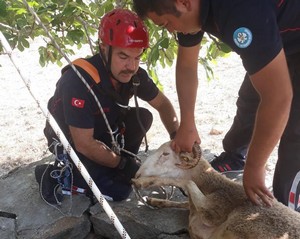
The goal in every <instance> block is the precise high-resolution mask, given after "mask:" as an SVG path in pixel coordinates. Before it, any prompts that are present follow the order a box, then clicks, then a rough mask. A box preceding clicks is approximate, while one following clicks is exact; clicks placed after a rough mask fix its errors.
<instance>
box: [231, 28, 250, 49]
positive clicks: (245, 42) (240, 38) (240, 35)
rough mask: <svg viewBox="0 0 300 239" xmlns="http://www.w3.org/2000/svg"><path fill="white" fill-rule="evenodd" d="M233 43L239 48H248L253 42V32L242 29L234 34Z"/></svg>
mask: <svg viewBox="0 0 300 239" xmlns="http://www.w3.org/2000/svg"><path fill="white" fill-rule="evenodd" d="M233 41H234V43H235V44H236V45H237V46H238V47H239V48H246V47H248V46H249V45H250V44H251V42H252V32H251V31H250V30H249V29H248V28H246V27H240V28H238V29H236V30H235V32H234V33H233Z"/></svg>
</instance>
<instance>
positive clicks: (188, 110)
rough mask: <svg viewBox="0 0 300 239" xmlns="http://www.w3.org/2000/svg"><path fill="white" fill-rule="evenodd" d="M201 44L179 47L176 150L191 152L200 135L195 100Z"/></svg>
mask: <svg viewBox="0 0 300 239" xmlns="http://www.w3.org/2000/svg"><path fill="white" fill-rule="evenodd" d="M199 51H200V45H196V46H193V47H182V46H179V47H178V56H177V62H176V87H177V94H178V100H179V106H180V116H181V122H180V126H179V129H178V132H177V134H176V137H175V139H174V141H173V143H172V147H173V149H174V150H175V151H176V152H180V151H187V152H191V151H192V147H193V144H194V143H195V142H197V143H200V137H199V135H198V131H197V128H196V125H195V115H194V111H195V101H196V97H197V88H198V55H199Z"/></svg>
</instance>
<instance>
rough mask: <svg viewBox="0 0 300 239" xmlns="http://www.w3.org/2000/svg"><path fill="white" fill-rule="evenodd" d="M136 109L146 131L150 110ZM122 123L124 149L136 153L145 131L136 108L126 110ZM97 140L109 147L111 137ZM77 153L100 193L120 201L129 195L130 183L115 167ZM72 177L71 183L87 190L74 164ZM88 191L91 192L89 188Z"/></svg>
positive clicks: (148, 126)
mask: <svg viewBox="0 0 300 239" xmlns="http://www.w3.org/2000/svg"><path fill="white" fill-rule="evenodd" d="M138 111H139V118H140V122H141V123H142V125H143V127H144V130H145V131H148V130H149V129H150V127H151V125H152V121H153V116H152V114H151V112H150V111H149V110H147V109H145V108H139V110H138ZM124 123H125V127H126V129H125V134H124V137H125V146H124V149H126V150H127V151H130V152H132V153H134V154H137V153H138V151H139V148H140V145H141V142H142V140H143V137H144V136H145V132H144V130H143V129H142V128H141V127H140V124H139V122H138V119H137V115H136V108H131V109H130V110H129V111H128V112H127V114H126V117H125V118H124ZM99 140H100V141H102V142H104V143H105V144H106V145H107V146H109V147H111V137H110V135H109V134H108V133H107V134H105V135H104V136H103V138H101V139H99ZM77 154H78V156H79V158H80V160H81V162H82V163H83V164H84V166H85V167H86V169H87V171H88V172H89V174H90V175H91V177H92V178H93V180H94V182H95V183H96V185H97V186H98V188H99V190H100V192H101V193H102V194H104V195H106V196H109V197H111V198H112V199H113V200H114V201H121V200H124V199H126V198H127V197H128V196H129V194H130V193H131V191H132V187H131V183H130V182H127V181H124V179H120V177H118V176H119V175H118V171H117V170H116V169H113V168H108V167H104V166H101V165H99V164H97V163H95V162H93V161H91V160H89V159H88V158H86V157H85V156H84V155H82V154H80V153H79V152H77ZM73 179H74V182H73V184H74V185H75V186H77V187H81V188H86V189H88V190H89V187H88V185H87V183H86V182H85V180H84V179H83V177H82V176H81V174H80V173H79V171H78V169H77V168H76V167H75V165H74V167H73ZM89 193H91V191H90V190H89Z"/></svg>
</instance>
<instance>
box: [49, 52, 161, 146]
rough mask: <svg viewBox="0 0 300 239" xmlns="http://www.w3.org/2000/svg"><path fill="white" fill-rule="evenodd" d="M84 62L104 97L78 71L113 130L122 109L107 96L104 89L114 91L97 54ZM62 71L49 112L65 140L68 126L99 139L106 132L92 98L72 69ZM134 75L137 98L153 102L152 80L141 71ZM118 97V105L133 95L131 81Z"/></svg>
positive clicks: (88, 78)
mask: <svg viewBox="0 0 300 239" xmlns="http://www.w3.org/2000/svg"><path fill="white" fill-rule="evenodd" d="M87 60H88V61H89V62H90V63H92V64H93V65H94V66H95V67H96V68H97V70H98V72H99V75H100V78H101V82H100V87H101V88H102V89H103V90H104V92H105V94H103V93H101V92H99V91H98V90H97V88H96V85H95V82H94V81H93V79H91V78H90V76H89V75H88V74H87V73H86V72H85V71H84V70H82V69H80V68H78V69H79V71H80V73H81V74H82V76H83V77H84V78H85V79H86V80H87V82H88V83H89V84H90V86H91V88H92V89H93V91H94V93H95V94H96V95H97V98H98V100H99V102H100V104H101V106H102V108H103V111H104V113H105V116H106V118H107V120H108V122H109V124H110V126H111V127H112V128H113V127H114V126H115V125H116V124H117V123H118V120H119V117H121V115H122V113H121V110H122V108H121V107H120V106H118V105H117V104H116V101H115V99H114V98H112V97H111V96H110V95H109V94H107V91H108V90H112V91H114V88H113V86H112V83H111V80H110V77H109V75H108V73H107V70H106V68H105V67H104V65H103V61H102V59H101V57H100V55H99V54H97V55H95V56H93V57H91V58H89V59H87ZM63 71H64V72H63V75H62V77H61V78H60V80H59V81H58V83H57V85H56V91H55V93H54V96H53V97H52V98H51V99H50V100H49V102H48V109H49V111H50V112H51V114H52V115H53V116H54V118H55V119H56V121H57V123H58V124H59V126H60V127H61V129H62V130H63V132H64V133H65V134H66V137H68V136H69V128H68V126H69V125H70V126H73V127H77V128H86V129H91V128H94V138H95V139H98V140H101V137H102V136H103V135H104V134H107V132H108V129H107V126H106V124H105V121H104V118H103V115H102V113H101V112H100V110H99V107H98V105H97V103H96V101H95V99H94V97H93V96H92V94H91V92H89V90H88V89H87V87H86V86H85V85H84V84H83V82H82V81H81V80H80V79H79V77H78V76H77V74H76V73H75V72H74V71H73V69H71V68H70V67H69V68H68V69H64V70H63ZM137 74H138V75H139V76H140V77H139V79H140V85H139V86H138V88H137V96H138V97H139V98H141V99H142V100H145V101H150V100H152V99H154V98H155V97H156V96H157V94H158V91H159V90H158V88H157V87H156V85H155V84H154V82H153V81H152V79H151V78H150V77H149V76H148V74H147V73H146V71H145V70H143V69H142V68H139V70H138V72H137ZM119 96H120V97H121V99H122V100H123V102H122V103H123V104H124V105H128V102H129V99H130V98H131V97H132V96H133V86H132V79H131V81H130V82H128V83H124V84H122V86H121V92H120V94H119Z"/></svg>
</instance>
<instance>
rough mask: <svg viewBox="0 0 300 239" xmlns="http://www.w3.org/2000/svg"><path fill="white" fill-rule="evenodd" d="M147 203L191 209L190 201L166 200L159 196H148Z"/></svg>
mask: <svg viewBox="0 0 300 239" xmlns="http://www.w3.org/2000/svg"><path fill="white" fill-rule="evenodd" d="M147 203H149V205H151V206H153V207H157V208H170V207H173V208H185V209H189V202H188V201H185V202H175V201H170V200H165V199H159V198H151V197H149V198H147Z"/></svg>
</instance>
